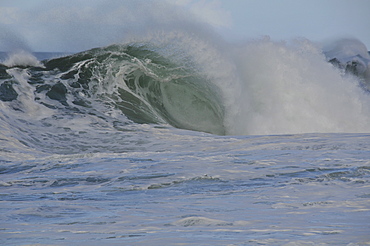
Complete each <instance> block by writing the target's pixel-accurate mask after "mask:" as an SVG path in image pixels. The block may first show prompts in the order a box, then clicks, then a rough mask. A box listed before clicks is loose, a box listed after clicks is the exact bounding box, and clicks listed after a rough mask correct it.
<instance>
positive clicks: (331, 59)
mask: <svg viewBox="0 0 370 246" xmlns="http://www.w3.org/2000/svg"><path fill="white" fill-rule="evenodd" d="M369 83H370V56H369V53H368V51H367V48H366V47H365V45H363V44H362V43H361V42H360V41H358V40H348V39H347V40H341V41H338V42H336V43H334V44H332V45H330V46H328V47H324V48H322V47H320V46H318V45H317V44H315V43H313V42H310V41H309V40H297V41H292V42H276V41H272V40H270V39H268V38H263V39H258V40H254V41H249V42H246V43H240V44H233V45H231V44H225V43H222V42H213V41H212V40H209V39H207V38H205V37H203V36H197V35H194V34H188V33H183V32H169V33H161V34H160V35H156V36H151V37H150V38H147V39H142V40H139V41H131V42H127V43H120V44H114V45H110V46H106V47H98V48H95V49H91V50H87V51H84V52H81V53H76V54H60V53H34V54H32V53H29V52H26V51H17V52H14V53H9V54H5V53H3V54H2V58H1V65H0V177H1V179H0V204H1V205H0V211H1V213H0V243H1V244H2V245H102V244H106V245H351V246H352V245H369V244H370V147H369V146H370V95H369V88H370V87H369Z"/></svg>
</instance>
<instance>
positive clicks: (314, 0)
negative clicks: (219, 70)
mask: <svg viewBox="0 0 370 246" xmlns="http://www.w3.org/2000/svg"><path fill="white" fill-rule="evenodd" d="M369 10H370V0H63V1H58V0H0V51H9V50H10V51H11V50H14V49H25V50H29V51H50V52H51V51H60V52H77V51H83V50H87V49H90V48H94V47H99V46H105V45H109V44H111V43H117V42H123V40H124V39H125V38H127V37H128V36H130V35H138V34H142V33H146V32H149V31H153V30H156V29H161V28H164V29H169V30H174V29H176V28H178V27H181V28H183V29H187V30H195V29H197V30H198V32H202V30H207V31H209V32H215V33H216V34H217V35H220V36H221V37H222V38H223V39H225V40H227V41H228V42H241V41H247V40H250V39H258V38H261V37H263V36H269V37H270V38H271V39H272V40H276V41H280V40H291V39H295V38H306V39H309V40H311V41H313V42H326V41H328V40H333V39H339V38H356V39H359V40H360V41H361V42H363V43H364V44H365V45H366V46H367V48H368V49H370V28H369V26H370V13H369Z"/></svg>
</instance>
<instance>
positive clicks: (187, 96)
mask: <svg viewBox="0 0 370 246" xmlns="http://www.w3.org/2000/svg"><path fill="white" fill-rule="evenodd" d="M155 49H157V50H155ZM178 52H179V53H176V52H175V53H171V55H166V53H168V52H167V51H166V50H165V49H164V48H158V47H155V48H153V47H149V46H148V45H112V46H108V47H105V48H96V49H92V50H89V51H85V52H82V53H78V54H74V55H71V56H67V57H63V58H58V59H53V60H50V61H47V62H46V64H45V66H46V67H47V69H49V70H52V69H56V68H57V69H58V70H60V71H61V74H60V75H58V76H60V78H61V79H63V80H64V82H66V83H65V84H68V85H69V86H70V87H71V88H73V90H75V91H83V92H84V93H85V94H89V95H91V96H92V97H94V98H98V99H99V100H102V101H104V103H107V104H110V105H112V106H114V107H116V108H119V109H120V110H121V111H122V112H123V113H124V114H125V115H126V116H127V117H128V118H129V119H131V120H132V121H134V122H136V123H168V124H171V125H172V126H175V127H178V128H184V129H189V130H196V131H203V132H209V133H213V134H220V135H222V134H224V133H225V129H224V126H223V114H224V110H223V106H222V103H221V99H220V96H219V95H218V93H217V88H215V87H214V86H213V85H212V83H211V81H208V80H207V78H206V77H205V76H204V75H202V73H201V71H199V70H197V69H196V68H195V67H196V66H193V64H192V61H191V60H190V59H189V58H188V57H186V56H182V54H180V52H181V51H178ZM162 54H163V55H162ZM175 56H176V59H173V58H174V57H175ZM77 94H78V93H76V92H75V93H74V95H77Z"/></svg>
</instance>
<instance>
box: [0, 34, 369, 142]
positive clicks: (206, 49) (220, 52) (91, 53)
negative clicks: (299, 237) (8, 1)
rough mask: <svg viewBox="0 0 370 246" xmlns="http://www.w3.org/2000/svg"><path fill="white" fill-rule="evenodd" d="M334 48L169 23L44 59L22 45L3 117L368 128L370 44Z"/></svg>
mask: <svg viewBox="0 0 370 246" xmlns="http://www.w3.org/2000/svg"><path fill="white" fill-rule="evenodd" d="M356 42H358V41H356ZM356 42H350V43H351V45H347V47H352V49H356V48H358V47H359V46H361V45H363V44H358V45H355V44H356ZM354 43H355V44H354ZM340 47H341V49H342V48H343V46H340ZM334 48H335V47H334ZM336 49H337V53H336V52H334V51H333V50H330V52H327V53H326V54H327V55H326V56H325V52H324V51H323V50H321V49H320V48H319V47H317V46H316V45H315V44H313V43H311V42H310V41H308V40H299V41H294V42H292V43H284V42H273V41H271V40H270V39H268V38H265V39H262V40H256V41H252V42H247V43H244V44H238V45H230V44H225V43H222V42H221V41H219V42H213V41H210V40H208V39H206V38H204V37H196V36H195V35H188V34H184V33H167V34H163V35H157V36H156V37H151V38H148V39H146V40H141V41H140V42H130V43H126V44H115V45H111V46H107V47H103V48H95V49H92V50H88V51H85V52H81V53H77V54H73V55H69V56H64V57H60V58H55V59H50V60H44V61H42V62H39V61H37V60H35V59H33V58H32V57H31V58H30V55H29V54H28V55H27V54H25V53H23V54H17V55H16V56H13V57H12V56H10V57H9V58H8V59H7V60H6V61H4V62H3V65H1V67H0V79H1V88H0V99H1V101H2V111H3V112H2V113H3V115H7V116H3V117H2V118H3V119H4V120H6V119H7V118H8V119H9V117H11V116H9V115H11V113H9V112H10V111H16V112H18V114H19V112H22V113H23V116H24V117H25V120H27V116H26V115H32V113H34V112H36V111H37V115H38V118H45V117H57V115H58V114H59V115H60V114H69V115H71V114H73V115H76V114H79V115H90V116H91V115H94V116H96V117H97V118H99V119H107V118H109V117H110V118H115V119H116V121H119V122H120V124H126V125H127V124H137V123H138V124H142V123H146V124H162V125H163V124H164V125H166V124H170V125H172V126H174V127H177V128H183V129H189V130H195V131H202V132H208V133H212V134H218V135H225V134H228V135H246V134H286V133H308V132H370V124H368V123H369V122H370V97H369V95H368V89H367V88H368V87H367V86H368V84H369V83H370V82H369V78H368V77H367V76H368V73H369V71H370V69H369V67H370V65H369V64H370V63H369V57H368V56H369V54H368V53H366V52H365V53H362V54H357V55H353V54H351V56H349V55H347V56H346V58H344V55H345V54H344V53H343V52H342V53H340V49H339V51H338V48H336ZM346 51H348V50H346ZM338 52H339V53H340V55H341V56H340V55H338V54H339V53H338ZM333 54H334V55H333ZM22 56H23V59H22ZM336 57H338V59H335V58H336ZM15 58H16V59H15ZM354 59H356V60H355V61H357V64H360V65H361V66H357V65H356V63H354ZM359 61H361V62H359ZM348 68H353V69H348ZM356 68H360V69H357V70H356ZM358 71H360V74H359V72H358ZM56 112H58V113H56ZM118 115H119V116H118ZM18 116H19V115H18ZM113 121H114V120H113Z"/></svg>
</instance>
